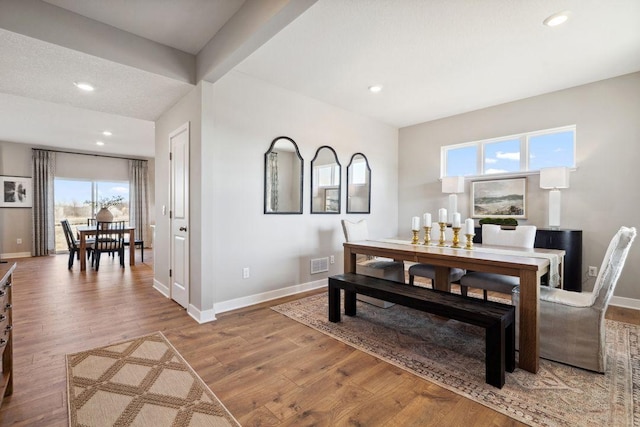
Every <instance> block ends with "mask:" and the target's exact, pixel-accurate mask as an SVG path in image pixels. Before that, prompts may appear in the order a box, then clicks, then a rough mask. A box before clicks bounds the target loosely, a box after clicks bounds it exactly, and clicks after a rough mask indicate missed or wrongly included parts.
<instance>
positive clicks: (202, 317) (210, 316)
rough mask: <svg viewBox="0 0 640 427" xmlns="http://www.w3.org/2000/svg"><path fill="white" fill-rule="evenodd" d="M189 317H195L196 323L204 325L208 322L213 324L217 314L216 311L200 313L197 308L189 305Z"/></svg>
mask: <svg viewBox="0 0 640 427" xmlns="http://www.w3.org/2000/svg"><path fill="white" fill-rule="evenodd" d="M187 313H188V314H189V316H191V317H193V318H194V319H195V321H196V322H198V323H200V324H202V323H207V322H213V321H214V320H216V312H215V310H214V309H210V310H205V311H200V310H198V309H197V308H196V307H195V306H193V305H191V304H189V308H188V309H187Z"/></svg>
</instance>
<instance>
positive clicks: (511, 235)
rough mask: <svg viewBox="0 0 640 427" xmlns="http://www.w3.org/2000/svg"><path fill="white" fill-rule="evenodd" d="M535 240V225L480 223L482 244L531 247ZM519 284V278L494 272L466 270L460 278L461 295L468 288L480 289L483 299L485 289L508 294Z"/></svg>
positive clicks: (464, 293) (485, 293)
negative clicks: (511, 227) (510, 227)
mask: <svg viewBox="0 0 640 427" xmlns="http://www.w3.org/2000/svg"><path fill="white" fill-rule="evenodd" d="M535 240H536V227H535V226H534V225H519V226H517V227H516V228H515V229H513V230H503V229H502V228H501V227H500V226H499V225H495V224H483V225H482V244H483V245H491V246H508V247H514V248H533V244H534V242H535ZM519 284H520V279H519V278H518V277H513V276H504V275H502V274H496V273H482V272H476V271H474V272H467V274H465V275H464V276H462V278H461V279H460V288H461V293H462V294H463V295H466V294H467V290H468V288H470V287H471V288H479V289H482V291H483V294H484V299H485V300H486V299H487V291H495V292H502V293H504V294H510V293H511V292H512V291H513V288H515V287H516V286H518V285H519Z"/></svg>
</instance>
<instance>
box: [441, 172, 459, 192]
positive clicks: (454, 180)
mask: <svg viewBox="0 0 640 427" xmlns="http://www.w3.org/2000/svg"><path fill="white" fill-rule="evenodd" d="M442 192H443V193H449V194H453V193H464V176H445V177H444V178H442Z"/></svg>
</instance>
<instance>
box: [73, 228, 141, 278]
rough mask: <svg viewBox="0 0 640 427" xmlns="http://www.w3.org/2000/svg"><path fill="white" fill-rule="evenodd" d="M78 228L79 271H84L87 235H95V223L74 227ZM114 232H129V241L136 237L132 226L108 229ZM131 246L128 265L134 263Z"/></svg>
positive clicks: (133, 240) (134, 258)
mask: <svg viewBox="0 0 640 427" xmlns="http://www.w3.org/2000/svg"><path fill="white" fill-rule="evenodd" d="M76 230H78V234H79V237H80V254H79V256H80V271H85V270H86V269H87V236H95V235H96V232H97V230H96V226H95V225H79V226H77V227H76ZM110 231H113V232H115V233H127V234H129V241H130V242H135V239H136V228H135V227H133V226H125V227H124V228H123V229H121V230H110ZM132 249H133V248H132V247H130V248H129V265H136V253H135V251H134V250H132Z"/></svg>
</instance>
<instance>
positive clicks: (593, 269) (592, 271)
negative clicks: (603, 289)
mask: <svg viewBox="0 0 640 427" xmlns="http://www.w3.org/2000/svg"><path fill="white" fill-rule="evenodd" d="M587 274H588V275H589V276H590V277H596V276H597V275H598V267H594V266H592V265H590V266H589V272H588V273H587Z"/></svg>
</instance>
